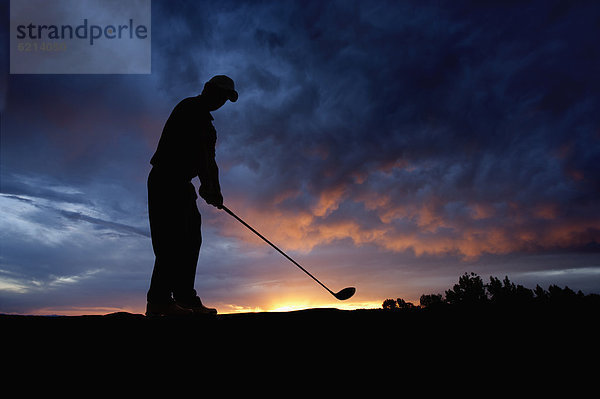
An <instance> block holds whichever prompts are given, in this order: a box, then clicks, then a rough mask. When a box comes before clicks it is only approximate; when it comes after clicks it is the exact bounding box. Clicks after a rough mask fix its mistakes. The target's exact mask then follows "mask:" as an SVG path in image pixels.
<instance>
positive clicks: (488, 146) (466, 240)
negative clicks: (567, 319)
mask: <svg viewBox="0 0 600 399" xmlns="http://www.w3.org/2000/svg"><path fill="white" fill-rule="evenodd" d="M0 4H1V6H0V11H1V21H2V22H1V23H2V29H1V31H0V38H1V40H2V47H1V48H0V51H1V52H2V65H1V66H0V68H1V70H0V73H1V75H2V78H1V79H0V107H1V108H0V109H1V129H2V130H1V142H0V143H1V170H0V173H1V174H0V177H1V182H0V183H1V187H0V188H1V189H0V191H1V192H0V217H1V219H0V227H1V231H0V238H1V247H0V250H1V253H0V262H1V264H0V312H17V313H61V314H63V313H69V314H71V313H73V314H78V313H93V312H100V313H102V312H107V311H114V310H128V311H135V312H142V311H143V308H144V306H145V292H146V290H147V288H148V283H149V278H150V273H151V271H152V263H153V253H152V247H151V244H150V238H149V226H148V222H147V217H148V216H147V208H146V206H147V202H146V178H147V174H148V172H149V170H150V164H149V159H150V157H151V156H152V154H153V152H154V149H155V147H156V144H157V143H158V139H159V137H160V133H161V130H162V127H163V124H164V122H165V121H166V119H167V117H168V116H169V113H170V111H171V110H172V108H173V107H174V106H175V104H176V103H177V102H178V101H180V100H181V99H183V98H185V97H189V96H195V95H197V94H199V92H200V91H201V89H202V86H203V84H204V82H206V81H207V80H208V79H210V77H212V76H213V75H216V74H226V75H228V76H230V77H232V78H233V79H234V80H235V82H236V88H237V90H238V92H239V95H240V97H239V100H238V102H236V103H227V104H226V105H225V106H224V107H223V108H222V109H220V110H218V111H216V112H214V113H213V116H214V118H215V122H214V124H215V127H216V129H217V132H218V135H219V136H218V137H219V138H218V145H217V162H218V164H219V167H220V170H221V186H222V189H223V195H224V197H225V203H226V204H227V205H228V206H229V207H230V208H231V209H232V210H234V211H235V212H236V213H237V214H239V215H240V216H241V217H242V218H244V219H245V220H246V221H247V222H248V223H250V224H251V225H252V226H254V227H255V228H256V229H257V230H259V231H261V232H262V233H263V234H264V235H266V236H267V237H269V238H271V239H272V241H274V242H275V243H276V244H277V245H280V246H281V248H282V249H284V250H285V251H288V252H289V254H290V255H291V256H292V257H293V258H295V259H296V260H297V261H298V262H299V263H301V264H303V265H304V266H305V267H306V268H307V269H309V270H310V271H311V272H312V273H313V274H315V275H316V276H317V277H318V278H319V279H320V280H322V281H323V282H325V284H327V285H329V286H330V288H332V289H333V290H334V291H337V290H339V289H341V288H343V287H346V286H351V285H352V286H356V287H357V289H358V291H357V294H356V295H355V297H353V298H352V299H351V300H350V301H349V302H348V303H340V302H338V303H334V301H335V299H333V298H332V297H331V296H329V295H328V294H327V293H326V292H325V291H324V290H322V289H321V288H320V287H318V286H317V285H316V284H315V283H314V282H313V281H312V280H310V279H309V278H307V276H305V275H304V274H303V273H302V272H301V271H299V270H298V269H296V268H295V267H294V266H293V265H292V264H291V263H289V262H287V261H286V260H285V259H284V258H282V257H281V256H280V255H279V254H277V253H276V252H274V251H273V250H272V249H270V248H269V247H267V246H266V245H265V244H264V243H262V242H260V241H258V240H257V239H256V238H255V237H252V236H251V235H250V233H248V232H247V231H245V229H244V228H243V227H242V226H241V225H239V224H237V223H236V222H235V221H234V220H232V219H231V218H230V217H229V216H228V215H226V214H225V213H223V212H219V211H217V210H216V209H214V208H212V207H210V206H208V205H206V204H205V203H204V202H203V201H202V200H199V202H198V204H199V209H200V211H201V212H202V215H203V235H204V243H203V247H202V251H201V255H200V261H199V266H198V273H197V284H196V287H197V290H198V291H199V293H200V295H201V296H202V298H203V300H204V301H205V302H206V303H207V304H209V305H211V306H217V307H218V308H219V310H220V311H221V312H232V311H239V310H272V309H276V308H286V309H287V308H297V307H302V306H313V307H316V306H338V307H339V306H343V305H347V306H348V307H350V308H357V307H374V306H375V307H378V306H380V305H381V303H382V302H383V300H384V299H386V298H397V297H401V298H404V299H406V300H411V301H415V302H417V303H418V299H419V297H420V295H421V294H430V293H443V290H445V289H448V288H450V287H451V285H452V284H454V283H455V282H456V281H457V280H458V276H460V275H461V274H462V273H464V272H467V271H468V272H470V271H473V272H475V273H478V274H480V275H481V276H482V277H483V278H484V280H487V279H488V277H489V276H490V275H494V276H499V277H504V276H506V275H507V276H509V278H510V279H511V281H516V282H518V283H521V284H524V285H526V286H529V287H530V288H533V287H535V285H536V284H538V283H539V284H540V285H542V286H543V287H545V288H547V286H548V285H549V284H558V285H560V286H564V285H568V286H569V287H571V288H573V289H576V290H577V289H581V290H583V291H584V292H596V293H598V292H600V163H599V162H598V160H599V159H600V114H599V113H598V110H599V109H600V75H599V73H598V71H600V47H599V46H598V38H599V37H600V5H599V4H598V3H597V2H595V1H576V2H573V1H548V0H545V1H456V0H453V1H416V0H415V1H402V2H398V1H389V2H386V1H339V2H336V1H252V2H242V1H218V2H216V1H166V0H164V1H152V26H151V37H152V74H150V75H9V73H8V46H9V7H8V5H9V2H8V1H6V0H3V1H1V2H0ZM195 184H196V185H197V182H195Z"/></svg>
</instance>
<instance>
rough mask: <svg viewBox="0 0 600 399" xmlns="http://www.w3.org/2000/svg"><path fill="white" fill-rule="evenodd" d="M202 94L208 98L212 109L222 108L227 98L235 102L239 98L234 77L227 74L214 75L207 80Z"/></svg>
mask: <svg viewBox="0 0 600 399" xmlns="http://www.w3.org/2000/svg"><path fill="white" fill-rule="evenodd" d="M202 96H204V97H205V98H206V100H207V103H208V106H209V109H210V110H211V111H214V110H216V109H219V108H221V107H222V106H223V104H225V102H227V100H229V101H231V102H232V103H234V102H236V101H237V99H238V93H237V91H235V83H234V82H233V79H231V78H230V77H228V76H225V75H217V76H214V77H212V78H211V79H210V80H209V81H208V82H206V83H205V84H204V89H203V90H202Z"/></svg>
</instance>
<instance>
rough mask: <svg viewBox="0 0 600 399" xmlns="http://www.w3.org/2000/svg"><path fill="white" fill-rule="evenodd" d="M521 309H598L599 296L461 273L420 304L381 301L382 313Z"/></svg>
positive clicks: (427, 296) (568, 289)
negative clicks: (535, 306) (466, 308)
mask: <svg viewBox="0 0 600 399" xmlns="http://www.w3.org/2000/svg"><path fill="white" fill-rule="evenodd" d="M487 304H490V305H501V306H523V305H529V304H543V305H546V304H550V305H552V304H554V305H560V306H583V305H585V306H588V305H593V306H600V295H598V294H588V295H584V294H583V292H581V290H580V291H578V292H575V291H573V290H572V289H570V288H569V287H567V286H565V287H564V288H560V287H558V286H556V285H550V286H549V287H548V290H545V289H543V288H542V287H540V286H539V284H538V285H536V287H535V289H533V290H531V289H529V288H525V287H523V286H522V285H515V284H514V283H512V282H511V281H510V280H509V279H508V276H506V277H505V278H504V280H502V281H500V279H498V278H496V277H493V276H491V277H490V282H489V283H487V284H485V283H484V282H483V280H482V279H481V277H479V276H478V275H477V274H475V273H470V274H468V273H465V274H463V275H462V276H461V277H460V278H459V279H458V284H455V285H454V286H453V287H452V288H451V289H449V290H447V291H446V292H445V296H442V295H441V294H429V295H421V298H420V305H414V304H412V303H410V302H406V301H405V300H404V299H401V298H398V299H396V300H394V299H386V300H385V301H383V305H382V306H383V309H386V310H411V309H420V308H436V307H443V306H469V305H470V306H475V305H487Z"/></svg>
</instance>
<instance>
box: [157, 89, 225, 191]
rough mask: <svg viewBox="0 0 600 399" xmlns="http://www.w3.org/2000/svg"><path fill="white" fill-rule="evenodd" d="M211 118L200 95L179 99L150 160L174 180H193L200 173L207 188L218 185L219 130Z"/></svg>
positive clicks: (213, 187)
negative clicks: (217, 143) (216, 159)
mask: <svg viewBox="0 0 600 399" xmlns="http://www.w3.org/2000/svg"><path fill="white" fill-rule="evenodd" d="M212 120H213V117H212V115H211V114H210V112H208V110H207V109H206V107H205V106H204V103H203V102H202V97H201V96H197V97H188V98H186V99H184V100H182V101H181V102H179V104H177V105H176V106H175V108H174V109H173V111H172V112H171V115H170V116H169V119H168V120H167V122H166V123H165V126H164V128H163V131H162V135H161V137H160V140H159V142H158V147H157V149H156V152H155V153H154V156H153V157H152V159H151V160H150V163H151V164H152V165H153V166H154V167H155V168H157V169H160V170H161V171H163V172H165V173H167V174H168V175H169V176H170V178H172V179H174V180H175V181H179V180H182V181H190V180H191V179H193V178H194V177H196V176H198V177H199V178H200V181H201V183H202V185H206V186H207V188H208V187H210V188H211V189H216V188H217V187H219V180H218V168H217V164H216V162H215V145H216V142H217V132H216V130H215V128H214V126H213V124H212ZM219 190H220V188H219Z"/></svg>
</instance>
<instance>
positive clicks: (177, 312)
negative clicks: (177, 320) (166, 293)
mask: <svg viewBox="0 0 600 399" xmlns="http://www.w3.org/2000/svg"><path fill="white" fill-rule="evenodd" d="M193 314H194V312H193V311H191V310H190V309H186V308H183V307H181V306H179V305H178V304H177V303H175V301H174V300H170V301H168V302H160V303H152V302H148V304H147V305H146V316H151V317H153V316H191V315H193Z"/></svg>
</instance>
